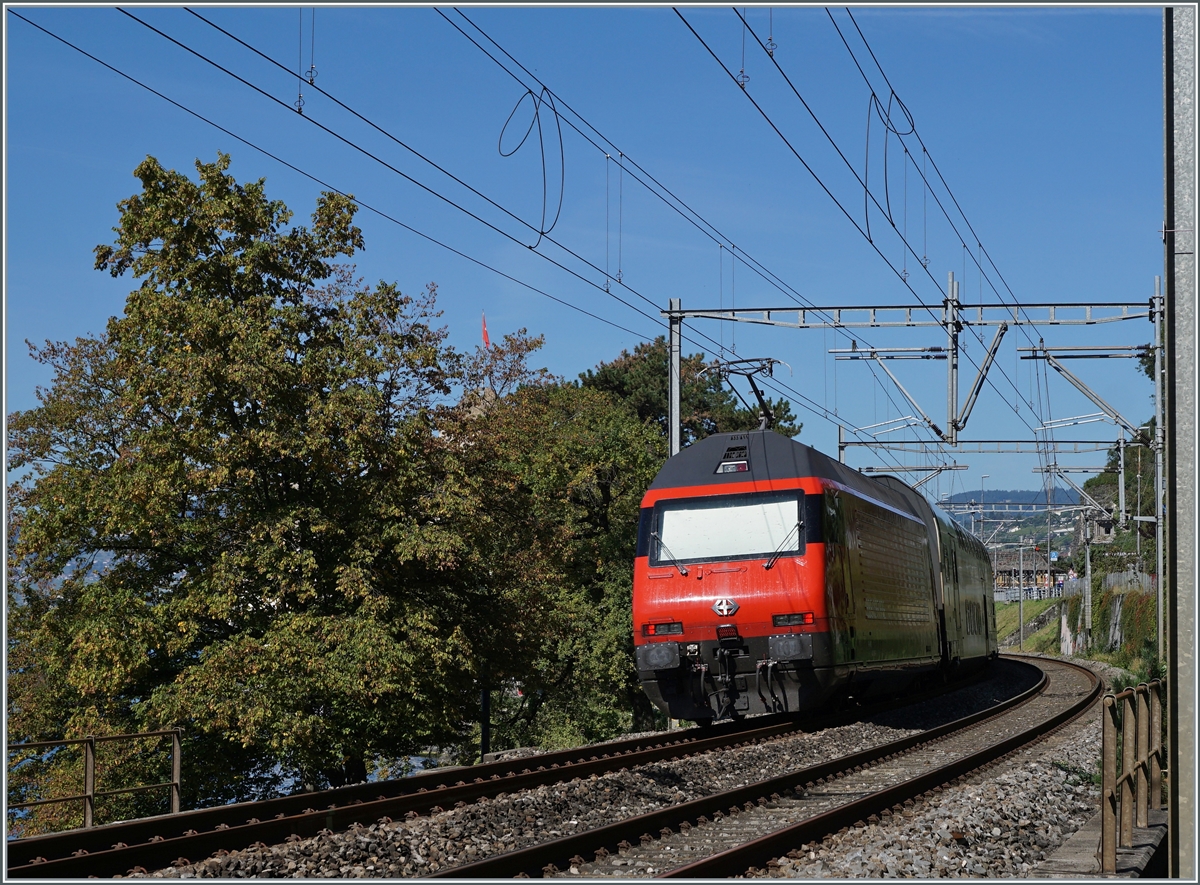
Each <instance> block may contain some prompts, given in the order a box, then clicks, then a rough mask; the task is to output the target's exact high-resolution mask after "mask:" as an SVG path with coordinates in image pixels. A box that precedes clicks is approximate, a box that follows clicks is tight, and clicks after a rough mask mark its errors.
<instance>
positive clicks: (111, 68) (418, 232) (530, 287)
mask: <svg viewBox="0 0 1200 885" xmlns="http://www.w3.org/2000/svg"><path fill="white" fill-rule="evenodd" d="M9 12H10V13H11V14H12V15H15V16H16V17H17V18H19V19H20V20H21V21H23V22H25V23H27V24H29V25H31V26H32V27H34V28H37V29H38V30H39V31H41V32H42V33H44V34H46V35H47V36H49V37H52V38H54V39H55V40H57V41H59V42H60V43H62V44H64V45H65V46H68V47H70V48H71V49H73V50H75V51H76V52H78V53H80V54H81V55H83V56H85V57H86V58H89V59H91V60H92V61H94V62H96V63H97V64H99V65H101V66H103V67H105V68H107V69H108V70H109V71H112V72H113V73H114V74H116V75H118V76H119V77H123V78H124V79H126V80H128V81H129V82H130V83H133V84H134V85H136V86H139V87H141V88H142V89H145V90H146V91H147V92H149V93H151V94H152V95H155V96H157V97H158V98H161V99H162V100H163V101H165V102H167V103H168V104H171V105H173V106H174V107H176V108H178V109H179V110H181V111H183V112H184V113H186V114H189V115H190V116H192V117H195V118H196V119H197V120H200V121H201V122H202V123H205V124H207V125H209V126H211V127H213V128H214V129H216V130H217V131H218V132H222V133H224V134H225V135H228V136H229V137H230V138H233V139H235V140H236V141H238V142H240V143H241V144H244V145H246V147H248V148H251V149H252V150H255V151H258V152H259V153H260V154H262V155H263V156H265V157H268V158H270V159H272V160H274V161H275V162H276V163H279V164H280V165H281V166H284V167H286V168H288V169H291V170H292V171H293V172H295V173H297V174H298V175H302V176H303V177H305V178H307V179H308V180H309V181H312V182H313V183H315V184H318V185H320V186H321V187H323V188H325V189H327V190H328V191H330V192H332V193H336V194H338V195H340V196H343V197H346V198H347V199H353V200H354V202H355V204H356V205H358V206H361V207H362V208H364V209H366V210H367V211H369V212H371V213H373V214H375V215H377V216H379V217H380V218H382V219H384V220H385V221H388V222H390V223H392V224H395V225H397V226H398V227H401V228H403V229H404V230H406V231H408V232H409V233H412V234H415V235H416V236H418V237H421V238H422V239H424V240H426V241H427V242H430V243H433V244H434V245H436V246H438V247H440V248H442V249H445V250H446V251H448V252H451V253H453V254H455V255H457V256H459V257H460V258H463V259H466V260H467V261H469V262H471V263H472V264H475V265H477V266H479V267H481V268H483V269H484V270H487V271H490V272H491V273H494V274H496V275H497V276H500V277H503V278H504V279H506V280H509V281H510V282H513V283H516V284H517V285H518V286H521V287H523V288H525V289H528V290H530V291H531V292H536V293H537V294H539V295H542V296H544V297H546V298H549V299H550V300H551V301H554V302H557V303H558V304H561V305H563V306H564V307H568V308H570V309H571V310H574V311H576V312H577V313H581V314H583V315H584V316H587V317H589V318H591V319H594V320H597V321H598V322H601V323H604V324H606V325H609V326H612V327H613V328H614V329H619V330H620V331H622V332H627V333H628V334H630V335H633V336H635V337H637V338H640V339H642V340H643V341H645V340H648V339H647V338H646V336H645V335H644V334H642V333H639V332H635V331H634V330H633V329H629V328H627V327H625V326H622V325H620V324H619V323H615V322H613V321H612V320H609V319H607V318H605V317H602V316H599V315H597V314H594V313H592V312H590V311H588V310H585V309H584V308H582V307H579V306H578V305H575V304H572V303H571V302H569V301H566V300H564V299H562V298H558V297H557V296H555V295H551V294H550V293H549V292H546V291H544V290H542V289H539V288H538V287H536V286H533V285H531V284H530V283H527V282H525V281H524V280H521V279H518V278H517V277H514V276H512V275H511V274H508V273H505V272H504V271H502V270H499V269H498V268H496V267H493V266H492V265H490V264H487V263H486V262H484V261H481V260H479V259H478V258H475V257H474V256H471V255H468V254H467V253H465V252H463V251H461V250H459V249H456V248H454V247H453V246H451V245H449V244H447V243H445V242H442V241H441V240H439V239H437V238H436V237H433V236H430V235H429V234H427V233H425V232H423V231H421V230H418V229H417V228H415V227H412V226H411V225H409V224H406V223H404V222H403V221H401V220H399V219H398V218H395V217H394V216H392V215H390V214H388V213H387V212H384V211H383V210H382V209H378V208H376V207H374V206H372V205H370V204H369V203H365V202H363V201H362V200H361V199H359V198H358V197H351V195H350V194H348V193H346V192H345V191H343V190H341V189H339V188H338V187H336V186H335V185H332V184H330V183H329V182H327V181H324V180H323V179H321V178H319V177H318V176H316V175H313V174H312V173H311V172H307V171H305V170H304V169H301V168H300V167H299V166H296V165H295V164H293V163H290V162H288V161H287V160H285V159H283V158H282V157H280V156H279V155H277V154H274V153H272V152H271V151H269V150H267V149H266V148H264V147H262V146H261V145H258V144H256V143H254V142H252V141H250V140H249V139H247V138H244V137H243V136H241V135H238V134H237V133H236V132H233V131H232V130H230V129H227V128H225V127H224V126H222V125H221V124H219V123H217V122H215V121H213V120H210V119H209V118H208V117H205V116H204V115H203V114H201V113H199V112H198V111H195V110H193V109H192V108H189V107H188V106H187V105H184V104H183V103H181V102H178V101H176V100H175V99H173V98H171V97H170V96H168V95H165V94H163V93H162V92H159V91H158V90H157V89H155V88H154V87H153V86H150V85H148V84H146V83H143V82H142V81H141V80H138V79H137V78H136V77H133V76H132V75H130V74H127V73H125V72H124V71H122V70H121V69H119V68H117V67H115V66H114V65H111V64H109V63H108V62H106V61H104V60H103V59H101V58H98V57H97V56H95V55H92V54H91V53H90V52H88V51H87V50H85V49H82V48H81V47H79V46H76V45H75V44H74V43H71V42H70V41H69V40H66V39H65V38H63V37H60V36H59V35H58V34H55V33H54V32H53V31H50V30H48V29H47V28H44V27H42V26H41V25H39V24H37V23H36V22H33V21H30V20H29V19H28V18H26V17H25V16H23V15H21V14H20V13H18V12H17V11H16V10H13V9H10V10H9ZM585 282H586V281H585Z"/></svg>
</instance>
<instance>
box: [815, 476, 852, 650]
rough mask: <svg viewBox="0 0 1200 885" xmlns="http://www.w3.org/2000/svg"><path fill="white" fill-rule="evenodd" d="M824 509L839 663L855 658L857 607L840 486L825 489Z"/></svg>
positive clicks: (829, 599)
mask: <svg viewBox="0 0 1200 885" xmlns="http://www.w3.org/2000/svg"><path fill="white" fill-rule="evenodd" d="M823 498H824V507H823V508H822V522H823V525H822V532H823V537H824V540H825V588H826V601H827V605H828V607H829V630H830V633H831V634H832V636H833V655H834V660H835V661H836V662H837V663H839V664H845V663H849V662H850V661H854V660H856V657H857V654H856V651H855V629H854V628H855V608H854V593H853V589H852V587H853V585H852V584H851V579H850V557H849V547H850V544H851V543H853V541H852V539H851V538H849V537H848V532H847V521H846V520H847V513H846V506H845V501H844V499H843V497H842V495H841V494H839V492H838V490H837V489H826V490H825V494H824V495H823Z"/></svg>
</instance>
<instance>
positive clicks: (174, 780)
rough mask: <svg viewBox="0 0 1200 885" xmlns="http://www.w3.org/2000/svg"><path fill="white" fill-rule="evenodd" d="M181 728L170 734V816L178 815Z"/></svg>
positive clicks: (181, 753)
mask: <svg viewBox="0 0 1200 885" xmlns="http://www.w3.org/2000/svg"><path fill="white" fill-rule="evenodd" d="M182 731H183V729H181V728H176V729H175V731H174V732H173V733H172V734H171V814H179V780H180V771H181V768H182V766H181V764H180V763H181V757H182V756H183V748H182V747H181V746H180V743H181V740H180V733H181V732H182Z"/></svg>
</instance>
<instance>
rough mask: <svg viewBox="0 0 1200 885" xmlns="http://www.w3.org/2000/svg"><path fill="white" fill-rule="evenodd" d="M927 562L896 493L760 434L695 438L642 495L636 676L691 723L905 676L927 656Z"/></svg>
mask: <svg viewBox="0 0 1200 885" xmlns="http://www.w3.org/2000/svg"><path fill="white" fill-rule="evenodd" d="M934 563H935V560H934V559H933V558H931V553H930V544H929V540H928V532H927V529H926V525H925V522H924V520H923V519H922V517H921V516H919V515H918V514H917V513H915V512H914V511H913V508H912V507H911V506H910V504H909V503H907V502H906V501H905V500H904V497H903V495H902V494H898V493H897V492H896V491H895V490H892V489H889V488H887V487H884V486H883V485H881V484H879V483H877V482H875V481H874V480H872V479H869V478H867V477H864V476H863V475H862V474H861V473H858V472H857V471H854V470H851V469H850V468H847V467H846V466H845V465H843V464H839V463H838V462H836V461H833V460H832V459H830V458H827V457H826V456H824V455H822V454H821V453H819V452H817V451H815V450H813V449H811V448H809V447H808V446H805V445H802V444H800V443H796V442H793V441H792V440H789V439H787V438H785V437H782V436H780V435H778V434H775V433H771V432H769V431H765V432H764V431H759V432H750V433H742V434H719V435H715V436H711V437H707V438H706V439H703V440H700V441H699V442H697V443H695V444H694V445H692V446H690V447H688V448H687V449H686V450H684V452H682V453H680V454H679V455H677V456H675V457H674V458H671V459H670V460H669V461H668V462H667V463H666V464H665V465H664V466H663V469H662V470H661V471H660V472H659V474H658V476H657V477H656V478H655V480H654V483H653V484H652V485H651V487H650V489H649V491H647V493H646V495H645V497H644V498H643V500H642V510H641V521H640V524H639V530H638V550H637V558H636V560H635V563H634V577H633V628H634V645H635V649H636V653H637V666H638V672H639V677H640V679H641V682H642V685H643V687H644V688H645V690H646V693H647V695H648V696H649V697H650V699H651V700H652V701H653V702H654V703H655V704H656V705H657V706H658V707H659V708H660V709H662V710H663V711H664V712H666V713H667V714H668V715H669V716H671V717H672V718H675V719H691V720H699V721H703V720H709V719H714V718H715V719H721V718H727V717H737V716H742V715H746V714H750V713H766V712H794V711H797V710H805V709H812V708H814V707H819V706H821V705H822V704H823V703H824V702H826V701H827V700H828V699H829V697H830V696H831V695H832V694H834V693H835V692H837V691H839V690H847V689H848V687H849V686H850V684H851V683H854V685H855V690H856V691H857V690H858V686H862V687H863V688H866V687H867V685H868V684H869V683H876V685H877V687H882V686H884V685H885V684H887V683H889V682H892V681H894V680H896V678H897V677H901V676H902V677H903V679H905V680H906V679H908V678H911V677H910V674H911V673H912V672H913V671H915V670H919V669H928V668H931V667H936V666H937V665H938V663H939V661H940V652H941V649H940V648H939V646H940V639H939V635H938V613H937V611H936V610H935V594H934V578H935V574H934V571H933V569H934ZM881 677H882V678H881ZM856 680H857V681H856Z"/></svg>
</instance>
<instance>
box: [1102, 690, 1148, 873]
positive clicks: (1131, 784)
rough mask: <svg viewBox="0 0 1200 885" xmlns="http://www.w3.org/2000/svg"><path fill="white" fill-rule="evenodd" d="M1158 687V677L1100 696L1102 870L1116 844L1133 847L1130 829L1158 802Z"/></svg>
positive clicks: (1113, 863)
mask: <svg viewBox="0 0 1200 885" xmlns="http://www.w3.org/2000/svg"><path fill="white" fill-rule="evenodd" d="M1161 690H1162V682H1161V680H1158V679H1155V680H1153V681H1152V682H1148V683H1147V682H1143V683H1141V684H1140V685H1138V686H1137V687H1136V688H1127V689H1125V690H1124V691H1122V692H1120V693H1118V694H1107V695H1105V696H1104V732H1103V745H1102V746H1103V749H1102V757H1101V772H1100V811H1101V814H1102V815H1103V818H1102V820H1101V828H1100V869H1101V871H1102V872H1104V873H1115V872H1116V870H1117V848H1118V847H1120V848H1129V847H1132V845H1133V828H1134V827H1145V826H1148V825H1149V809H1158V808H1160V807H1161V806H1162V775H1163V764H1162V763H1163V749H1162V697H1161V694H1160V692H1161ZM1118 708H1119V709H1120V711H1119V713H1118ZM1118 727H1119V728H1120V737H1119V738H1118V732H1117V729H1118ZM1118 744H1119V745H1120V746H1119V747H1118ZM1118 749H1119V750H1120V756H1121V766H1120V774H1118V773H1117V755H1118Z"/></svg>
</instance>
